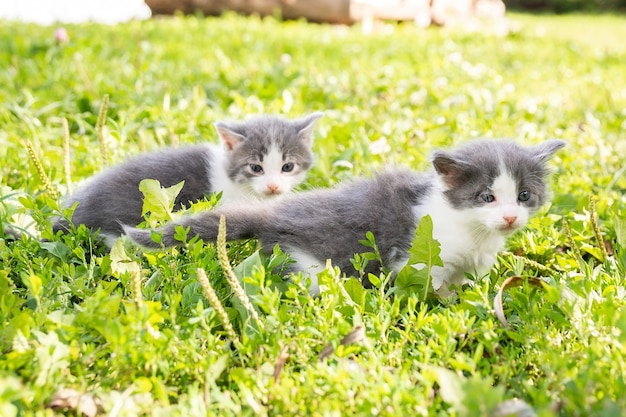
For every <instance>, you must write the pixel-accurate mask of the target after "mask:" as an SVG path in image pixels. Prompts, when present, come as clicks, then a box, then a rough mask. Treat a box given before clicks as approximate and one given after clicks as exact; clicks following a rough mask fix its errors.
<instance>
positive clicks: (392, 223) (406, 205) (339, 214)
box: [125, 140, 564, 274]
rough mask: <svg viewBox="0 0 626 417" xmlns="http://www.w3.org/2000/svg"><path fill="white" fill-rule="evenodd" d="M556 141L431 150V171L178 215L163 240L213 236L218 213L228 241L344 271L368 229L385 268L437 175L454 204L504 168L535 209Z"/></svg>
mask: <svg viewBox="0 0 626 417" xmlns="http://www.w3.org/2000/svg"><path fill="white" fill-rule="evenodd" d="M563 145H564V142H563V141H548V142H545V143H544V144H542V145H538V146H536V147H531V148H523V147H520V146H519V145H516V144H514V143H513V142H508V141H489V140H480V141H474V142H470V143H469V144H467V145H465V146H463V147H461V148H459V149H458V150H454V151H436V152H434V153H433V157H432V159H433V165H434V167H435V171H434V172H429V173H425V174H418V173H413V172H410V171H389V172H384V173H381V174H379V175H377V176H376V177H375V178H373V179H360V180H357V181H354V182H351V183H348V184H344V185H341V186H339V187H337V188H335V189H330V190H315V191H309V192H302V193H299V194H297V195H293V196H290V197H289V198H287V199H284V200H280V201H273V202H268V203H266V204H262V205H258V206H256V207H240V208H222V209H217V210H213V211H210V212H205V213H200V214H197V215H194V216H190V217H187V218H182V219H180V220H178V221H176V222H175V223H170V224H167V225H165V226H164V227H163V228H162V230H161V232H162V236H163V237H162V239H163V244H164V245H165V246H173V245H176V244H179V242H177V241H176V240H175V239H174V232H175V228H176V226H178V225H181V226H183V227H185V228H187V227H189V228H190V231H189V237H192V236H194V235H199V236H200V238H202V239H203V240H205V241H214V240H215V239H216V237H217V231H218V225H219V219H220V216H222V215H224V216H225V218H226V229H227V238H228V239H243V238H251V237H256V238H258V239H259V240H260V241H261V242H262V245H263V250H264V251H266V252H268V253H271V251H272V248H273V247H274V245H275V244H279V245H280V247H281V248H282V249H283V250H284V251H285V252H287V253H289V252H290V251H291V250H300V251H305V252H307V253H309V254H311V255H312V256H314V257H315V258H317V259H318V260H320V261H322V262H323V261H325V260H326V259H332V261H333V263H334V264H335V265H337V266H339V267H340V268H341V269H342V271H344V272H346V273H347V274H350V273H353V272H355V271H354V267H353V265H352V264H351V262H350V260H351V259H352V258H353V257H354V254H356V253H362V252H365V251H368V249H367V248H366V247H364V246H363V245H361V244H360V243H359V240H362V239H364V238H365V236H366V233H367V232H368V231H369V232H372V233H373V234H374V237H375V239H376V243H377V246H378V249H379V252H380V254H381V258H382V261H383V263H384V264H385V265H387V266H391V265H392V264H393V263H394V262H396V261H399V260H402V259H406V258H405V257H406V252H407V251H408V249H409V248H410V245H411V242H412V239H413V236H414V232H415V228H416V225H417V222H418V221H419V218H418V217H417V216H416V214H415V213H416V211H415V210H414V209H416V208H419V207H420V206H423V205H425V204H427V202H428V201H429V197H430V196H431V195H432V194H433V193H437V192H440V191H439V188H438V185H437V181H438V180H437V176H439V178H440V179H441V180H442V181H443V182H444V183H446V184H449V185H450V186H451V188H449V189H448V190H447V191H445V193H444V196H445V198H446V199H447V201H448V203H449V204H450V205H451V206H452V207H454V208H457V209H459V210H462V209H463V208H465V207H471V206H473V205H476V204H479V203H478V202H477V200H478V199H477V197H478V196H477V194H476V193H477V190H479V189H481V188H482V187H488V186H489V185H490V183H489V178H491V181H493V179H494V178H495V176H497V173H498V172H499V169H501V167H502V166H504V167H505V168H506V169H507V170H510V171H511V174H513V175H514V178H516V179H517V180H518V181H520V182H523V183H524V184H526V185H528V186H532V187H533V190H532V191H533V193H536V195H537V197H536V198H535V199H534V200H529V202H526V203H524V204H528V205H529V208H531V209H532V210H536V209H537V208H538V206H539V205H540V204H541V203H543V202H544V201H545V198H546V197H545V196H546V193H547V189H546V184H545V176H546V174H547V173H548V170H547V168H546V166H545V162H546V161H547V159H548V158H549V157H550V156H551V155H552V154H553V153H554V152H555V151H556V150H557V149H559V148H561V147H562V146H563ZM500 161H504V164H503V165H502V164H501V162H500ZM483 204H485V203H484V202H483ZM426 214H428V213H426ZM460 215H462V213H460ZM125 231H126V233H127V234H128V235H129V236H130V237H131V239H132V240H134V241H135V242H137V243H139V244H140V245H142V246H144V247H153V248H156V247H159V245H158V244H156V243H155V242H153V241H152V239H151V232H150V231H149V230H140V229H134V228H125ZM460 238H463V237H460ZM378 267H379V265H377V264H376V263H370V264H368V266H367V268H366V272H372V273H376V272H377V269H378Z"/></svg>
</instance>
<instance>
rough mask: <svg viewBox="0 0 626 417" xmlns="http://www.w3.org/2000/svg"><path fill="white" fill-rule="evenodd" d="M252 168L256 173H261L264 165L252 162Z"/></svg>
mask: <svg viewBox="0 0 626 417" xmlns="http://www.w3.org/2000/svg"><path fill="white" fill-rule="evenodd" d="M250 169H251V170H252V172H254V173H255V174H260V173H262V172H263V167H262V166H261V165H257V164H250Z"/></svg>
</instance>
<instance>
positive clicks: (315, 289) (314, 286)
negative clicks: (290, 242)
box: [286, 248, 326, 295]
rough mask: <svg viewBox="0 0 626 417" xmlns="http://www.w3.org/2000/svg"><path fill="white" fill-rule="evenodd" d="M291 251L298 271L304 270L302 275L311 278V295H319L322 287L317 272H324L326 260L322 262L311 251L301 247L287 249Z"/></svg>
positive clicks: (288, 251) (290, 253)
mask: <svg viewBox="0 0 626 417" xmlns="http://www.w3.org/2000/svg"><path fill="white" fill-rule="evenodd" d="M286 252H287V253H289V256H290V257H291V259H293V260H294V261H295V262H296V269H297V270H298V271H302V276H303V277H304V278H306V277H310V278H311V286H310V287H309V293H310V294H311V295H319V293H320V287H319V283H318V280H317V274H319V273H320V272H322V271H323V270H324V268H325V267H326V266H325V264H324V262H320V260H319V259H316V258H315V257H314V256H312V255H311V254H310V253H308V252H305V251H303V250H300V249H290V248H288V249H287V250H286Z"/></svg>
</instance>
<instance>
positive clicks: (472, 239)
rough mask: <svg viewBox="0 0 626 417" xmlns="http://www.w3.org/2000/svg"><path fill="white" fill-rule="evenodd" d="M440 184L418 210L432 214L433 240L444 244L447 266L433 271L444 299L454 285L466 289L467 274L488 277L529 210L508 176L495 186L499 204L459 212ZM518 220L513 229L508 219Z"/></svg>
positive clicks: (443, 250)
mask: <svg viewBox="0 0 626 417" xmlns="http://www.w3.org/2000/svg"><path fill="white" fill-rule="evenodd" d="M443 189H444V188H443V186H442V184H439V185H438V186H437V188H436V190H435V191H434V192H433V193H432V194H431V196H430V197H429V198H428V199H427V200H426V201H425V202H424V204H423V205H419V206H416V207H415V209H414V212H415V214H416V216H417V217H421V216H424V215H426V214H429V215H430V216H431V218H432V220H433V238H434V239H436V240H437V241H438V242H439V243H440V244H441V254H440V256H441V260H442V261H443V264H444V266H443V267H438V266H435V267H434V268H433V270H432V279H433V280H432V284H433V288H434V289H435V291H437V292H438V293H439V294H440V295H443V296H445V295H448V294H449V286H450V285H456V286H459V285H462V284H463V283H464V282H466V277H465V274H466V273H469V274H474V275H477V276H482V275H485V274H487V273H488V272H489V270H490V269H491V267H492V266H493V265H494V263H495V262H496V256H497V253H498V252H499V251H500V250H502V249H503V248H504V244H505V239H506V236H507V235H509V234H510V233H511V232H513V231H515V230H517V229H519V228H520V227H522V226H524V225H525V224H526V222H527V221H528V216H529V213H528V210H527V209H526V208H524V207H522V206H520V205H519V204H518V203H517V195H518V191H517V187H516V184H515V181H514V180H513V179H512V178H511V176H510V175H509V174H507V173H506V172H504V173H503V174H502V175H500V176H499V177H498V178H497V179H496V180H495V181H494V183H493V187H492V190H491V191H492V192H493V194H494V196H495V197H496V199H495V201H494V202H492V203H489V204H485V205H484V206H481V207H474V208H466V209H461V210H459V209H455V208H453V207H452V206H451V205H450V204H449V203H448V202H447V201H446V199H445V198H444V195H443ZM510 216H515V217H517V219H516V220H515V222H513V223H512V225H510V226H509V224H508V222H507V221H506V220H505V219H504V217H510Z"/></svg>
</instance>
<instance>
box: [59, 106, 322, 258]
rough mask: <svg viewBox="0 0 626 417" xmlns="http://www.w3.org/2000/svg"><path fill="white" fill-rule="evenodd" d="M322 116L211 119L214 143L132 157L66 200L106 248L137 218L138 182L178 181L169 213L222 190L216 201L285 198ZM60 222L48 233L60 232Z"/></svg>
mask: <svg viewBox="0 0 626 417" xmlns="http://www.w3.org/2000/svg"><path fill="white" fill-rule="evenodd" d="M322 115H323V113H321V112H317V113H313V114H311V115H309V116H306V117H303V118H299V119H295V120H287V119H283V118H279V117H276V116H270V115H264V116H258V117H255V118H251V119H248V120H246V121H241V122H217V123H215V128H216V129H217V132H218V134H219V137H220V139H221V146H220V145H217V144H200V145H190V146H184V147H181V148H169V149H164V150H160V151H155V152H151V153H146V154H143V155H140V156H137V157H134V158H132V159H130V160H128V161H126V162H124V163H122V164H120V165H117V166H114V167H111V168H109V169H106V170H104V171H103V172H101V173H99V174H97V175H95V176H94V177H93V178H91V179H90V180H88V181H87V183H86V184H85V185H84V186H83V187H82V188H80V189H79V190H77V191H76V192H75V193H73V194H72V195H70V196H69V198H67V200H66V201H65V202H64V205H65V207H71V206H72V205H74V204H75V203H78V205H77V206H76V209H75V210H74V213H73V216H72V222H73V223H74V224H76V225H79V224H84V225H86V226H87V227H89V228H90V229H93V230H97V229H100V234H101V236H104V237H105V240H106V242H107V244H108V245H109V246H110V245H111V244H112V242H113V241H114V240H115V238H117V237H119V235H120V234H121V233H122V226H121V225H122V224H125V225H132V226H136V225H138V224H139V223H141V222H142V221H143V216H142V207H143V194H142V193H141V192H140V191H139V183H140V182H141V181H142V180H144V179H155V180H158V181H159V182H160V183H161V186H163V187H170V186H172V185H175V184H178V183H179V182H181V181H184V182H185V183H184V186H183V188H182V190H181V192H180V194H179V195H178V197H177V198H176V202H175V208H180V207H181V206H182V205H183V204H184V205H188V204H189V203H190V202H195V201H198V200H201V199H202V198H204V197H205V196H208V195H210V194H211V193H212V192H219V191H221V192H222V198H221V200H220V201H221V202H222V203H223V204H230V203H244V202H250V201H254V200H262V199H265V198H269V197H275V196H277V195H281V194H284V193H286V192H288V191H290V190H291V189H292V188H293V187H294V186H296V185H298V184H300V183H301V182H302V181H303V180H304V178H305V176H306V173H307V171H308V170H309V169H310V167H311V165H312V163H313V153H312V150H311V146H312V142H313V128H314V126H315V123H316V121H317V119H319V118H320V117H321V116H322ZM68 228H69V226H68V223H67V221H65V220H62V219H61V220H59V221H57V222H56V223H55V224H54V225H53V230H54V231H55V232H57V231H58V230H67V229H68Z"/></svg>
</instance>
